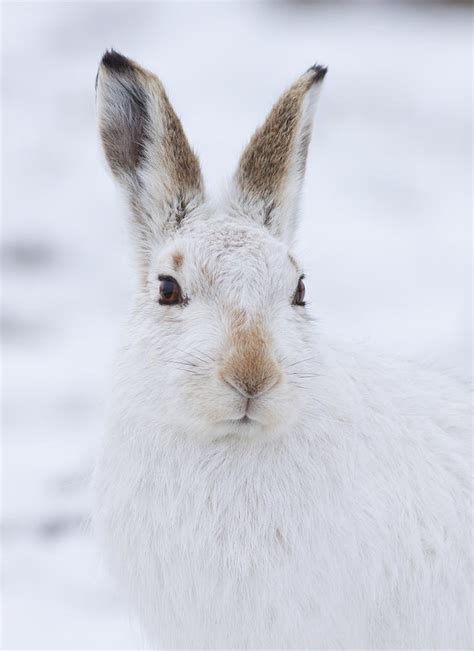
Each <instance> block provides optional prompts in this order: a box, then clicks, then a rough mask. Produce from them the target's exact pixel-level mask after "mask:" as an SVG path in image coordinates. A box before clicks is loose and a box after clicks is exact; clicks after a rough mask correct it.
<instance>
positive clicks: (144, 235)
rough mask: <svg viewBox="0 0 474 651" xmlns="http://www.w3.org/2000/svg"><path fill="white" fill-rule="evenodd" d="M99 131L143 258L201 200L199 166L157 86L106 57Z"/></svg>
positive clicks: (129, 65) (131, 66)
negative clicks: (125, 197)
mask: <svg viewBox="0 0 474 651" xmlns="http://www.w3.org/2000/svg"><path fill="white" fill-rule="evenodd" d="M96 85H97V103H98V113H99V127H100V134H101V137H102V142H103V146H104V150H105V154H106V157H107V160H108V163H109V165H110V167H111V169H112V172H113V174H114V176H115V177H116V178H117V179H118V181H119V182H120V184H121V185H122V187H123V188H124V189H125V190H126V192H127V195H128V197H129V200H130V203H131V206H132V210H133V215H134V225H135V232H136V235H137V239H138V242H139V245H140V247H141V249H142V252H143V253H144V254H145V256H147V254H148V252H149V250H150V248H151V245H152V243H153V242H154V241H158V242H159V241H160V240H162V239H163V237H165V236H166V235H168V234H170V233H172V232H173V231H174V230H175V229H177V228H178V227H179V225H180V223H181V221H182V220H183V219H186V217H187V215H189V214H190V213H191V212H192V211H193V210H195V209H196V208H197V207H199V205H201V204H202V202H203V200H204V184H203V181H202V176H201V170H200V167H199V161H198V159H197V157H196V155H195V154H194V153H193V151H192V149H191V147H190V146H189V143H188V141H187V139H186V136H185V134H184V131H183V128H182V126H181V122H180V121H179V119H178V117H177V116H176V114H175V112H174V111H173V108H172V106H171V104H170V102H169V100H168V97H167V95H166V93H165V90H164V88H163V86H162V84H161V82H160V80H159V79H158V78H157V77H155V76H154V75H152V74H151V73H149V72H147V71H146V70H144V69H143V68H141V67H140V66H138V65H137V64H136V63H134V62H133V61H130V60H129V59H127V58H125V57H124V56H122V55H121V54H118V53H117V52H114V51H113V50H112V51H109V52H107V53H106V54H105V55H104V57H103V58H102V61H101V64H100V66H99V71H98V73H97V84H96Z"/></svg>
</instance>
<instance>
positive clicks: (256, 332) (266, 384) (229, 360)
mask: <svg viewBox="0 0 474 651" xmlns="http://www.w3.org/2000/svg"><path fill="white" fill-rule="evenodd" d="M220 376H221V378H222V379H223V380H224V381H225V382H228V383H229V384H232V386H234V387H236V388H237V389H238V390H239V391H241V392H242V393H243V394H244V395H246V396H248V397H253V396H257V395H260V394H261V393H264V392H265V391H267V390H268V389H269V388H271V387H272V386H273V385H275V384H276V383H277V382H279V381H280V379H281V374H280V371H279V368H278V365H277V364H276V362H275V360H274V358H273V356H272V354H271V352H270V350H269V341H268V333H267V332H266V330H265V327H264V324H263V321H262V320H261V319H259V318H255V317H254V318H249V317H247V315H246V314H245V312H243V311H234V312H233V313H232V316H231V330H230V351H229V353H228V355H227V356H226V357H225V360H224V363H223V365H222V367H221V370H220Z"/></svg>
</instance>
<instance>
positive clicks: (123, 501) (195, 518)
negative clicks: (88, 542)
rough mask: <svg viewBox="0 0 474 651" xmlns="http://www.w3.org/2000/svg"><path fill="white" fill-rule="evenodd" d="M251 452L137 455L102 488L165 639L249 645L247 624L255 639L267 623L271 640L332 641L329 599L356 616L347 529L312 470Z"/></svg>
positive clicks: (113, 528)
mask: <svg viewBox="0 0 474 651" xmlns="http://www.w3.org/2000/svg"><path fill="white" fill-rule="evenodd" d="M179 452H181V454H179ZM246 461H247V463H245V464H243V463H240V462H239V461H238V460H234V462H233V463H230V462H229V461H228V459H227V457H226V456H225V455H222V456H217V455H215V454H214V455H207V456H203V457H200V458H197V459H196V458H194V459H193V458H191V456H190V455H188V456H186V454H183V453H182V450H177V452H176V454H170V450H169V449H168V450H167V451H166V453H165V451H163V453H162V454H159V455H156V456H155V457H154V458H153V459H152V458H146V457H141V458H140V463H139V464H138V463H135V462H134V459H133V455H131V456H130V457H129V459H128V460H127V464H125V465H123V467H122V468H121V470H120V471H118V470H117V472H116V475H115V477H116V482H117V485H116V487H115V489H114V490H110V492H108V493H106V494H105V497H104V499H106V500H108V504H107V506H105V508H104V514H106V515H105V520H106V529H107V532H108V533H107V537H108V540H109V545H110V548H111V550H112V555H113V557H114V559H115V562H116V567H117V569H118V571H119V572H120V574H122V576H123V575H124V573H125V578H126V579H127V582H128V584H129V586H130V587H131V589H132V591H133V592H134V593H135V594H136V595H137V597H138V599H139V602H140V603H142V604H145V605H146V606H145V611H146V612H145V618H146V619H147V620H148V619H149V618H150V621H149V627H150V628H152V629H154V628H155V626H158V624H157V623H159V634H160V636H161V637H160V639H164V642H166V643H168V644H175V643H176V640H178V641H179V642H180V644H182V645H184V646H192V645H196V644H197V641H199V640H202V643H203V644H204V643H205V642H206V640H208V639H211V638H212V639H213V640H214V641H215V644H216V645H217V646H221V647H228V646H231V645H235V644H237V642H238V644H240V645H241V646H245V645H246V640H245V639H243V638H241V632H242V631H247V632H248V631H250V632H252V637H251V638H249V639H251V640H252V641H255V640H259V639H260V628H261V629H262V630H261V635H262V637H261V640H262V644H265V645H266V646H268V645H270V646H281V644H282V640H284V639H286V638H287V639H289V640H290V639H291V640H294V639H295V636H296V639H297V640H298V644H299V645H300V646H307V645H308V644H309V642H308V640H311V639H313V640H314V639H322V640H324V639H325V636H326V631H325V630H324V624H323V623H324V622H325V621H327V618H326V617H324V616H323V615H324V613H325V612H327V609H328V608H330V609H332V612H333V613H337V612H340V613H341V617H342V620H343V621H346V620H347V621H350V618H349V617H348V616H347V612H348V610H347V604H346V603H343V602H344V599H345V595H348V594H350V592H351V589H352V587H353V586H352V584H351V578H350V576H348V575H347V574H345V573H344V571H343V570H342V569H341V568H343V563H342V558H343V556H344V555H347V548H346V549H344V548H343V546H346V547H347V536H343V537H341V531H340V530H339V529H340V528H338V527H336V528H332V527H331V526H329V521H328V518H327V509H326V508H324V505H323V501H324V497H323V495H322V493H321V490H320V489H319V488H318V486H317V484H316V483H315V480H314V476H315V475H314V473H311V472H302V469H301V466H298V467H295V468H292V464H291V459H287V460H286V462H287V463H286V466H285V467H284V468H283V467H282V466H280V467H279V465H278V459H277V460H274V461H273V463H269V462H267V460H265V459H263V460H262V459H259V460H257V461H254V462H253V463H251V462H250V461H251V460H250V461H249V459H248V458H247V459H246ZM258 461H259V462H260V463H259V462H258ZM333 509H334V507H333ZM333 515H334V514H333ZM332 521H334V522H338V521H340V518H339V517H338V516H337V517H334V518H333V519H332ZM342 538H344V539H345V540H343V539H342ZM334 568H336V571H334ZM354 626H355V623H354V621H352V622H351V627H352V630H353V631H354ZM166 631H169V637H168V638H167V637H166ZM181 632H182V633H183V636H184V637H183V638H182V639H181V638H180V637H179V636H180V635H181ZM273 633H275V636H276V637H275V639H274V640H273V638H271V636H272V635H273ZM163 635H164V636H165V637H164V638H163ZM269 635H270V638H269ZM177 636H178V637H177ZM206 636H207V637H206ZM209 636H211V638H209ZM306 636H308V637H306ZM178 638H179V639H178Z"/></svg>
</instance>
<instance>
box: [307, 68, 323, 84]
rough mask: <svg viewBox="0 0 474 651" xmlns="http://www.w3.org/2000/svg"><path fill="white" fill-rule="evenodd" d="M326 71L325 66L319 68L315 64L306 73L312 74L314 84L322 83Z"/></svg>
mask: <svg viewBox="0 0 474 651" xmlns="http://www.w3.org/2000/svg"><path fill="white" fill-rule="evenodd" d="M327 71H328V69H327V66H320V65H317V64H315V65H314V66H311V68H310V69H309V70H308V72H312V73H313V82H314V83H316V82H318V81H322V80H323V79H324V77H325V76H326V73H327Z"/></svg>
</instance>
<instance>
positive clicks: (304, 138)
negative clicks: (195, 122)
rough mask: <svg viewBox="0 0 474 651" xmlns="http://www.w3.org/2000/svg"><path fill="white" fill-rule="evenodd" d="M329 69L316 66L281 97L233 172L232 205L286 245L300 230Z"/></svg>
mask: <svg viewBox="0 0 474 651" xmlns="http://www.w3.org/2000/svg"><path fill="white" fill-rule="evenodd" d="M326 72H327V68H324V67H322V66H313V67H312V68H310V69H309V70H308V71H307V72H306V73H305V74H304V75H302V76H301V77H300V78H299V79H298V80H297V81H296V83H294V84H293V86H291V87H290V88H289V89H288V90H287V91H286V92H285V93H284V94H283V95H282V96H281V97H280V99H279V100H278V102H277V103H276V104H275V106H274V107H273V109H272V110H271V112H270V114H269V116H268V117H267V119H266V121H265V123H264V124H263V126H261V127H260V128H259V129H258V130H257V131H256V133H255V134H254V136H253V138H252V139H251V140H250V142H249V144H248V145H247V147H246V149H245V150H244V153H243V154H242V157H241V159H240V163H239V167H238V169H237V172H236V174H235V176H234V181H233V186H232V196H231V201H232V203H233V204H234V207H235V208H236V209H237V210H239V211H240V212H241V213H244V214H245V215H247V216H248V217H250V218H252V219H254V220H255V221H257V222H258V223H260V224H262V225H264V226H266V227H268V228H269V230H270V231H271V232H272V233H273V234H274V235H275V236H276V237H279V238H281V239H283V240H285V241H287V242H288V243H290V242H291V240H292V237H293V234H294V231H295V228H296V220H297V211H298V198H299V193H300V189H301V184H302V181H303V176H304V171H305V166H306V156H307V153H308V146H309V141H310V138H311V128H312V122H313V113H314V106H315V100H316V97H317V95H318V91H319V88H320V86H321V82H322V80H323V79H324V77H325V75H326Z"/></svg>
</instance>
